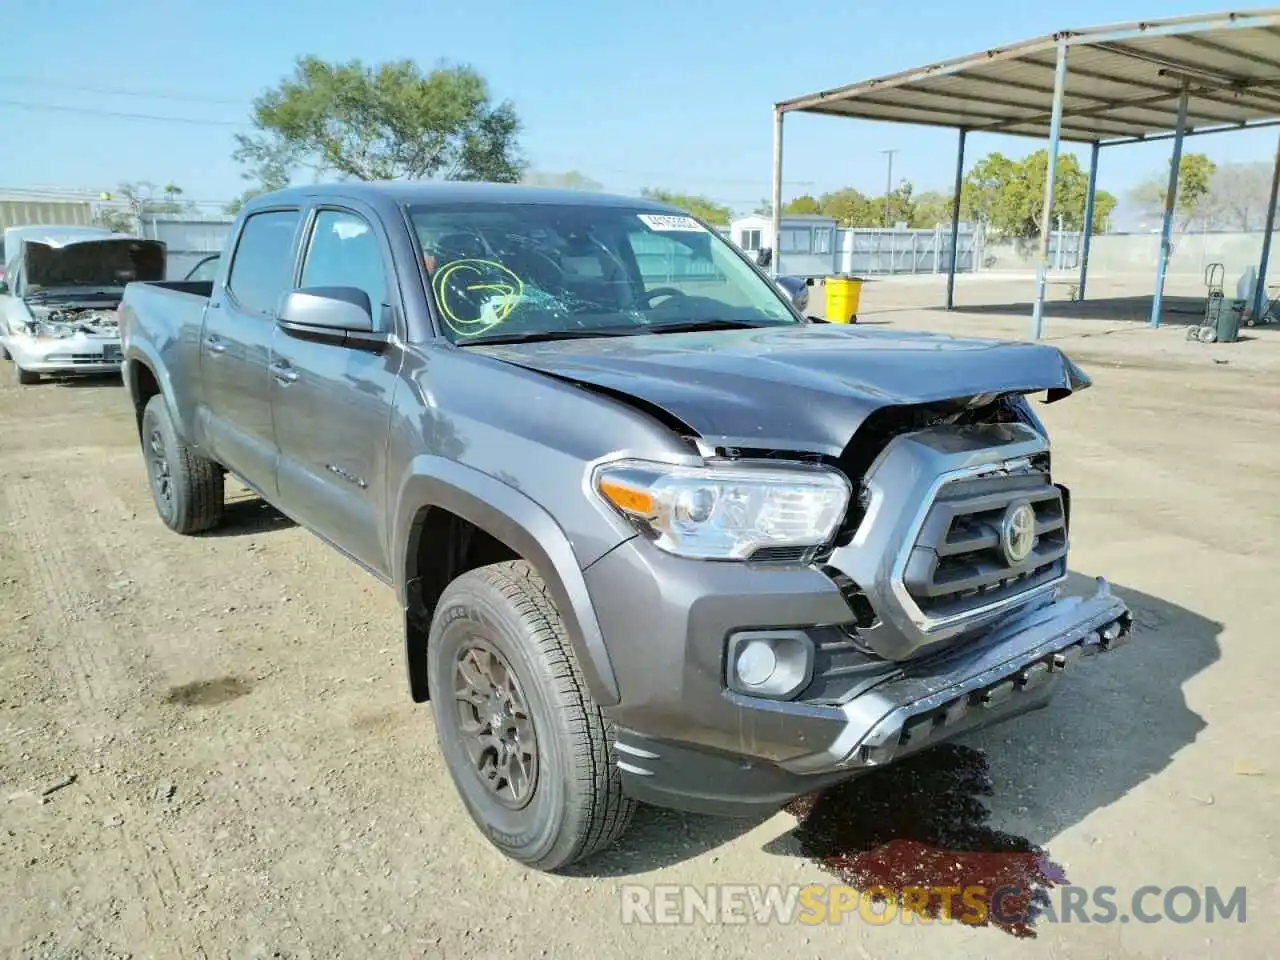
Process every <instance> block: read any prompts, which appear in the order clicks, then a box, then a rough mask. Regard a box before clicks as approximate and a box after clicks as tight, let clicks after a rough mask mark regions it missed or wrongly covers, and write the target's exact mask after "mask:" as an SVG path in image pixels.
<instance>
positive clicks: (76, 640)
mask: <svg viewBox="0 0 1280 960" xmlns="http://www.w3.org/2000/svg"><path fill="white" fill-rule="evenodd" d="M68 485H69V481H68V480H66V479H59V478H37V477H35V476H31V475H28V476H27V477H25V478H22V479H18V480H12V481H10V482H9V483H8V484H6V488H5V499H6V501H7V504H8V509H9V515H10V517H11V518H12V520H11V530H12V531H13V534H14V536H15V539H17V541H18V542H19V545H20V549H19V554H20V556H21V558H22V561H23V564H24V566H25V567H26V569H27V572H28V574H29V576H30V578H31V581H32V583H31V586H32V587H33V589H34V590H35V592H36V600H35V603H34V604H33V606H35V607H36V608H37V609H38V611H39V612H38V613H37V614H36V616H38V617H39V618H40V622H41V624H42V625H43V627H44V629H43V630H42V631H41V632H42V634H43V636H44V637H45V638H46V639H47V640H51V641H52V642H53V644H56V648H57V650H58V651H59V656H58V657H56V658H52V659H54V661H55V664H54V665H55V667H56V668H57V669H58V672H59V673H60V674H61V675H62V681H63V682H62V684H61V686H62V687H64V689H65V690H66V691H67V692H68V693H69V694H71V695H73V696H74V697H75V698H76V700H77V702H78V703H79V704H80V706H82V707H83V708H85V710H86V713H87V715H86V716H85V717H84V721H85V722H86V723H87V725H88V727H90V728H92V727H94V726H96V725H97V722H98V721H99V720H100V713H101V711H102V710H103V709H106V708H108V707H110V706H111V705H112V704H113V702H116V701H119V700H120V699H121V698H122V697H123V696H125V695H126V693H127V690H128V687H129V680H128V678H129V675H130V671H129V669H128V667H129V664H127V663H126V662H124V661H123V660H122V657H121V652H122V648H121V647H120V646H119V645H118V644H116V643H115V642H114V637H113V636H112V630H111V627H110V626H109V625H108V624H107V623H105V622H104V618H103V617H102V616H101V607H100V593H101V591H102V589H103V586H104V585H103V583H102V580H103V577H102V571H101V570H95V569H91V568H90V564H91V558H90V556H88V555H87V554H86V551H85V550H84V549H83V546H84V544H86V543H87V541H88V540H89V537H88V531H87V530H86V529H85V526H84V524H83V522H82V518H81V517H80V516H78V515H77V512H76V511H75V510H74V508H73V506H72V503H71V498H70V497H69V496H68V493H67V489H68Z"/></svg>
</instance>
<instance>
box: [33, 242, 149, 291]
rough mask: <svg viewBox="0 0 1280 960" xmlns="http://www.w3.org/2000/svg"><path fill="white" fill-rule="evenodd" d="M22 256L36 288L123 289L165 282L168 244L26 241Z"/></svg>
mask: <svg viewBox="0 0 1280 960" xmlns="http://www.w3.org/2000/svg"><path fill="white" fill-rule="evenodd" d="M22 255H23V260H24V261H25V269H24V270H23V274H24V275H25V277H26V282H27V283H28V284H29V285H30V286H31V287H33V288H43V289H47V288H50V287H123V286H124V285H125V284H127V283H132V282H133V281H135V280H163V279H164V270H165V245H164V244H163V243H161V242H160V241H159V240H141V239H139V238H137V237H109V238H106V239H102V240H73V241H69V242H66V243H58V242H53V241H50V242H44V241H40V240H26V241H25V242H24V243H23V245H22Z"/></svg>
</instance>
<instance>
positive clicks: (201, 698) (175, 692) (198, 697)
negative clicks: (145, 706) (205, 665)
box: [164, 677, 253, 707]
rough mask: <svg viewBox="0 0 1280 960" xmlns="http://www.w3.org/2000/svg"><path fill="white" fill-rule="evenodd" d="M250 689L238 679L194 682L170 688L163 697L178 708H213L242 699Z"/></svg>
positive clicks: (221, 678)
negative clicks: (238, 698) (229, 701)
mask: <svg viewBox="0 0 1280 960" xmlns="http://www.w3.org/2000/svg"><path fill="white" fill-rule="evenodd" d="M252 689H253V685H252V684H250V683H247V682H246V681H244V680H241V679H240V678H239V677H218V678H217V679H215V680H196V681H194V682H192V683H184V684H183V685H182V686H180V687H170V688H169V692H168V693H166V694H165V695H164V702H165V703H172V704H176V705H178V706H180V707H213V706H217V705H218V704H220V703H226V702H227V701H228V700H235V699H236V698H237V697H243V696H244V695H245V694H246V693H248V692H249V691H250V690H252Z"/></svg>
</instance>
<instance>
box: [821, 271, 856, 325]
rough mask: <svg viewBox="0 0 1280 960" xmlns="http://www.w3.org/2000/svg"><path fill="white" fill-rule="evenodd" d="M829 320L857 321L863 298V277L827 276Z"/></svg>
mask: <svg viewBox="0 0 1280 960" xmlns="http://www.w3.org/2000/svg"><path fill="white" fill-rule="evenodd" d="M825 286H826V288H827V310H826V313H827V322H828V323H857V322H858V301H859V300H861V299H862V278H861V277H847V276H846V277H827V279H826V281H825Z"/></svg>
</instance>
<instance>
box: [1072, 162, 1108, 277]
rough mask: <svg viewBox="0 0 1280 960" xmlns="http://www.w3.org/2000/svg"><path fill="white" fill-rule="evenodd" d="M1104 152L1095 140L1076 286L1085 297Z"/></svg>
mask: <svg viewBox="0 0 1280 960" xmlns="http://www.w3.org/2000/svg"><path fill="white" fill-rule="evenodd" d="M1101 153H1102V145H1101V144H1100V143H1098V141H1096V140H1095V141H1094V142H1093V152H1092V154H1091V155H1090V157H1089V192H1088V193H1086V194H1085V195H1084V239H1083V240H1082V241H1081V242H1080V283H1079V284H1078V285H1077V286H1076V296H1077V297H1078V298H1079V299H1081V300H1083V299H1084V282H1085V280H1087V279H1088V278H1089V241H1090V240H1092V239H1093V200H1094V197H1095V196H1096V195H1097V193H1098V157H1099V155H1100V154H1101Z"/></svg>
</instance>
